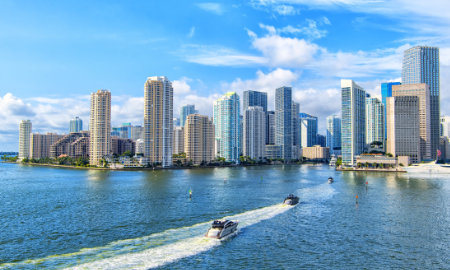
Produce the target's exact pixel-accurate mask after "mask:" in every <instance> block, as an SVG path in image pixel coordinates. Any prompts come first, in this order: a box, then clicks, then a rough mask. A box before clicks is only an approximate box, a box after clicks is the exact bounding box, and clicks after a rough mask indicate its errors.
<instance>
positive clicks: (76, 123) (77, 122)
mask: <svg viewBox="0 0 450 270" xmlns="http://www.w3.org/2000/svg"><path fill="white" fill-rule="evenodd" d="M82 130H83V120H81V119H80V118H79V117H78V116H76V117H75V118H74V119H72V120H70V126H69V133H70V132H80V131H82Z"/></svg>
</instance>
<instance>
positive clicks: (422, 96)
mask: <svg viewBox="0 0 450 270" xmlns="http://www.w3.org/2000/svg"><path fill="white" fill-rule="evenodd" d="M392 96H393V97H398V96H416V97H418V98H419V119H420V154H421V157H420V160H430V159H432V158H433V154H432V152H431V151H432V149H431V143H432V141H431V122H430V121H431V114H430V99H429V98H430V92H429V88H428V85H427V84H424V83H419V84H402V85H394V86H392ZM436 150H437V148H436V149H435V150H434V151H435V152H436Z"/></svg>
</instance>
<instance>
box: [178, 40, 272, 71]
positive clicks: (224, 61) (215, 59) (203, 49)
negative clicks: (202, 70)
mask: <svg viewBox="0 0 450 270" xmlns="http://www.w3.org/2000/svg"><path fill="white" fill-rule="evenodd" d="M180 54H181V55H183V57H184V58H185V60H186V61H188V62H191V63H197V64H202V65H208V66H254V65H262V64H264V63H265V61H266V59H264V57H261V56H254V55H250V54H245V53H241V52H238V51H235V50H233V49H229V48H224V47H221V46H206V45H186V46H185V47H184V49H182V52H181V53H180Z"/></svg>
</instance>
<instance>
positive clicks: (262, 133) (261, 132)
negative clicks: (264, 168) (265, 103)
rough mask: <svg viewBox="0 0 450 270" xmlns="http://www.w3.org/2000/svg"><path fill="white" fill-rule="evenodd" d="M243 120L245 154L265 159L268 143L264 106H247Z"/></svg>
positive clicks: (253, 157) (257, 158)
mask: <svg viewBox="0 0 450 270" xmlns="http://www.w3.org/2000/svg"><path fill="white" fill-rule="evenodd" d="M243 122H244V123H243V125H244V128H243V130H244V131H243V135H244V136H243V151H244V153H243V155H244V156H248V157H250V158H252V159H256V160H259V159H263V158H264V154H265V153H264V151H265V148H264V146H265V145H266V113H265V112H264V109H263V107H261V106H247V109H246V110H245V111H244V121H243Z"/></svg>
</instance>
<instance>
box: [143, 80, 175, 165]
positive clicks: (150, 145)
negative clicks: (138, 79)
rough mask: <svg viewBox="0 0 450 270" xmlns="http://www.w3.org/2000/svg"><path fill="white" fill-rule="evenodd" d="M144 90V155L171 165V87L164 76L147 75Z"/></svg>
mask: <svg viewBox="0 0 450 270" xmlns="http://www.w3.org/2000/svg"><path fill="white" fill-rule="evenodd" d="M144 88H145V91H144V156H145V157H147V158H148V159H149V162H150V163H161V165H162V166H163V167H168V166H172V144H173V139H172V137H173V88H172V83H171V82H170V81H169V79H167V77H165V76H155V77H149V78H148V79H147V81H146V82H145V86H144Z"/></svg>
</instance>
